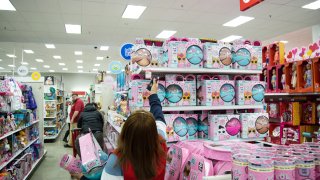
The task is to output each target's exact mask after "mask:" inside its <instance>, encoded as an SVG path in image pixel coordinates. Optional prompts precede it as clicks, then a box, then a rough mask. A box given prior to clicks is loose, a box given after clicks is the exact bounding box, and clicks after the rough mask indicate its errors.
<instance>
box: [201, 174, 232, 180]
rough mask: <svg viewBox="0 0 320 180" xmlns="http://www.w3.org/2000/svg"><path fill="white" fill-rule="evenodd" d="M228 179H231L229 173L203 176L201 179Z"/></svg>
mask: <svg viewBox="0 0 320 180" xmlns="http://www.w3.org/2000/svg"><path fill="white" fill-rule="evenodd" d="M230 179H232V177H231V174H225V175H218V176H205V177H203V180H230Z"/></svg>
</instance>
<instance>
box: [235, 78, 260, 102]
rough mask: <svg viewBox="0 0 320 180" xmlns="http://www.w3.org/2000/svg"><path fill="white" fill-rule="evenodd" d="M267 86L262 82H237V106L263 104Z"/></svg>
mask: <svg viewBox="0 0 320 180" xmlns="http://www.w3.org/2000/svg"><path fill="white" fill-rule="evenodd" d="M264 92H265V86H264V82H261V81H244V80H240V81H236V104H237V105H251V104H262V103H263V100H264Z"/></svg>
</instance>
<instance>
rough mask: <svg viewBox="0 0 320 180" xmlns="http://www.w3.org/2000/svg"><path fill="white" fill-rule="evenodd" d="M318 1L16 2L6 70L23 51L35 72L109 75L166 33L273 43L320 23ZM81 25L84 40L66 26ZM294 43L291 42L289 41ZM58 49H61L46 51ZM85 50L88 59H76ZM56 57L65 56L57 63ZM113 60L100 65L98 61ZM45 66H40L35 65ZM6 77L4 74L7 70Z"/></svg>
mask: <svg viewBox="0 0 320 180" xmlns="http://www.w3.org/2000/svg"><path fill="white" fill-rule="evenodd" d="M313 1H314V0H265V1H263V2H262V3H260V4H259V5H257V6H255V7H253V8H251V9H249V10H247V11H245V12H240V11H239V0H11V2H12V4H13V5H14V6H15V8H16V10H17V11H15V12H11V11H0V48H1V49H0V59H2V60H3V61H1V62H0V64H1V65H0V67H4V68H6V69H5V70H8V66H7V65H8V64H12V59H10V58H8V57H7V56H5V54H7V53H12V52H13V49H15V50H16V54H17V56H18V58H17V59H18V60H19V61H21V51H22V49H32V50H33V51H34V52H35V54H32V55H30V54H27V55H25V56H24V59H25V61H27V62H28V63H29V64H30V65H29V66H30V67H37V68H38V70H40V71H47V70H48V69H43V68H42V66H43V65H44V64H48V65H50V66H51V68H50V69H53V70H55V71H56V72H62V67H61V66H59V65H58V63H59V62H65V63H66V65H67V67H68V68H69V72H77V67H76V66H77V65H76V63H75V60H76V59H82V60H83V61H84V64H83V66H84V71H85V72H88V71H90V70H92V69H93V68H94V66H93V64H95V63H101V64H104V65H103V66H100V68H99V69H100V70H106V67H107V64H108V61H110V60H120V61H122V62H124V61H123V60H121V59H120V56H119V47H120V45H121V44H122V43H124V42H133V41H134V39H135V38H136V37H146V38H154V37H155V36H156V35H157V34H158V33H160V32H161V31H162V30H164V29H167V30H176V31H177V34H176V36H179V37H204V38H215V39H222V38H224V37H226V36H229V35H241V36H243V37H245V38H248V39H253V40H269V39H271V38H273V37H277V36H279V35H281V34H286V33H288V32H292V31H295V30H299V29H302V28H305V27H310V26H312V25H315V24H319V23H320V18H319V17H320V10H308V9H302V8H301V6H302V5H305V4H308V3H310V2H313ZM128 4H132V5H144V6H147V9H146V11H145V12H144V13H143V14H142V16H141V17H140V19H138V20H130V19H122V18H121V16H122V13H123V11H124V9H125V7H126V5H128ZM239 15H246V16H252V17H255V19H254V20H253V21H250V22H248V23H246V24H244V25H241V26H239V27H236V28H229V27H223V26H222V24H224V23H226V22H227V21H229V20H231V19H233V18H235V17H237V16H239ZM68 23H69V24H81V25H82V34H81V35H75V34H66V33H65V29H64V24H68ZM289 41H290V40H289ZM45 43H53V44H55V46H56V49H46V48H45V46H44V44H45ZM99 45H109V46H110V49H109V51H106V52H105V51H99V50H95V49H94V48H93V47H94V46H99ZM75 50H82V51H83V55H82V56H75V55H74V51H75ZM53 55H60V56H62V60H54V59H53V57H52V56H53ZM100 55H103V56H104V57H106V56H109V57H110V58H109V60H106V59H105V60H104V61H97V60H96V56H100ZM36 58H41V59H43V60H44V61H45V62H44V63H38V62H36V61H35V60H34V59H36ZM2 71H3V70H2Z"/></svg>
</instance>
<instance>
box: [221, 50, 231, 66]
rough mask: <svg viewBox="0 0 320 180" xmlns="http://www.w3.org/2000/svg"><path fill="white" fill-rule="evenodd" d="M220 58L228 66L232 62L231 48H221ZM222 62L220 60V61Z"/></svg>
mask: <svg viewBox="0 0 320 180" xmlns="http://www.w3.org/2000/svg"><path fill="white" fill-rule="evenodd" d="M219 59H220V61H221V63H222V64H223V65H225V66H228V65H230V64H231V62H232V61H231V51H230V49H229V48H225V47H224V48H221V49H220V52H219ZM219 63H220V62H219Z"/></svg>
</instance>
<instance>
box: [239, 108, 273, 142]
mask: <svg viewBox="0 0 320 180" xmlns="http://www.w3.org/2000/svg"><path fill="white" fill-rule="evenodd" d="M240 121H241V137H242V138H257V137H266V136H267V135H268V132H269V115H268V113H241V114H240Z"/></svg>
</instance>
